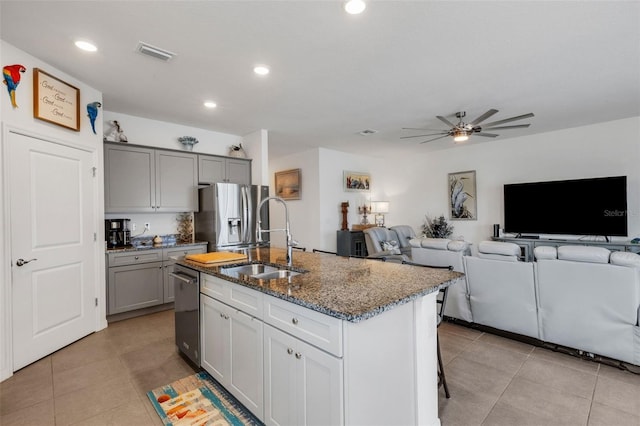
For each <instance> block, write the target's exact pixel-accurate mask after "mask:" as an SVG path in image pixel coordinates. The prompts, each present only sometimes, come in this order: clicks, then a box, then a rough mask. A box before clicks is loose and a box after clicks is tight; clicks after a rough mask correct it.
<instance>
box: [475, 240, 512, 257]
mask: <svg viewBox="0 0 640 426" xmlns="http://www.w3.org/2000/svg"><path fill="white" fill-rule="evenodd" d="M478 252H479V253H484V254H498V255H502V256H516V257H517V256H519V255H520V247H519V246H518V245H517V244H514V243H503V242H500V241H482V242H481V243H480V244H479V245H478Z"/></svg>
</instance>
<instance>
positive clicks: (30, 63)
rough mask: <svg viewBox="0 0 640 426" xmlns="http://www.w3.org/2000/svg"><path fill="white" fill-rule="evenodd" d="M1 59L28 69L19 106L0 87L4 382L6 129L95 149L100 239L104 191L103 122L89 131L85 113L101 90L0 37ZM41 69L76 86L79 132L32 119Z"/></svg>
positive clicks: (101, 290) (0, 357) (99, 323)
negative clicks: (35, 74) (35, 83)
mask: <svg viewBox="0 0 640 426" xmlns="http://www.w3.org/2000/svg"><path fill="white" fill-rule="evenodd" d="M0 63H2V65H3V66H4V65H10V64H21V65H24V66H25V67H26V68H27V71H26V72H25V73H24V74H22V78H21V82H20V84H19V86H18V89H17V90H16V101H17V104H18V108H17V109H14V108H13V107H12V106H11V102H10V99H9V95H8V93H7V90H6V86H4V85H2V91H1V93H0V119H1V121H2V141H1V148H2V161H0V188H2V196H0V224H1V225H0V241H1V242H2V243H1V244H0V259H2V261H1V262H0V277H1V280H2V281H1V282H0V295H1V296H0V307H1V308H0V310H1V314H0V380H4V379H5V378H7V377H8V376H10V375H11V374H12V371H13V368H12V348H11V269H10V267H9V265H10V264H11V258H12V255H17V254H12V253H11V245H10V227H11V221H10V217H9V205H8V203H9V194H8V182H7V179H8V178H9V176H8V175H7V164H6V159H7V157H6V146H5V144H6V143H7V132H8V131H9V129H15V130H21V131H24V132H25V133H26V134H29V135H33V136H36V137H38V136H41V137H43V138H44V139H47V140H55V141H60V142H61V143H65V144H69V145H74V146H80V147H83V148H88V149H89V150H91V151H93V153H94V155H93V161H94V164H96V166H97V169H98V170H97V176H96V188H95V194H96V198H97V202H96V211H95V212H94V216H93V218H88V219H90V220H93V221H94V224H95V227H96V231H97V233H98V235H99V241H101V240H102V237H103V235H104V222H103V221H102V217H103V214H104V202H103V200H104V195H103V179H104V178H103V173H102V167H100V165H101V164H102V163H103V159H102V158H103V152H102V121H101V117H102V115H103V111H100V113H99V116H98V120H96V132H97V135H94V134H93V132H92V131H91V126H90V124H89V119H88V118H87V116H86V105H87V104H88V103H90V102H94V101H98V102H102V93H100V92H99V91H97V90H95V89H94V88H92V87H89V86H87V85H86V84H84V83H83V82H82V81H80V80H78V79H77V78H75V77H74V76H71V75H68V74H66V73H63V72H61V71H60V70H58V69H56V68H54V67H52V66H50V65H49V64H47V63H44V62H42V61H40V60H38V59H37V58H34V57H33V56H31V55H28V54H27V53H26V52H23V51H21V50H19V49H17V48H15V47H14V46H12V45H10V44H8V43H6V42H4V41H1V40H0ZM34 68H40V69H42V70H43V71H45V72H47V73H50V74H52V75H54V76H55V77H57V78H59V79H62V80H64V81H65V82H67V83H69V84H71V85H73V86H75V87H77V88H78V89H80V123H81V124H80V131H79V132H75V131H73V130H68V129H65V128H63V127H60V126H57V125H55V124H49V123H46V122H44V121H42V120H38V119H35V118H34V117H33V69H34ZM94 255H95V261H96V276H95V285H96V294H98V295H104V294H105V274H104V244H100V243H98V244H96V250H95V253H94ZM99 299H100V306H99V310H98V312H97V313H96V330H99V329H101V328H104V327H106V324H107V323H106V319H105V318H106V310H105V304H104V299H105V298H104V297H100V298H99Z"/></svg>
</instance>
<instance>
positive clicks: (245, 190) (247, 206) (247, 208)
mask: <svg viewBox="0 0 640 426" xmlns="http://www.w3.org/2000/svg"><path fill="white" fill-rule="evenodd" d="M252 211H253V206H252V200H251V193H250V192H249V187H247V186H243V187H242V222H243V223H242V224H243V228H242V229H243V231H242V233H243V235H242V240H243V242H244V243H250V242H251V235H249V233H250V232H251V223H252V222H253V215H252V214H251V212H252Z"/></svg>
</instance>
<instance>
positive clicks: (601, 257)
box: [558, 246, 611, 263]
mask: <svg viewBox="0 0 640 426" xmlns="http://www.w3.org/2000/svg"><path fill="white" fill-rule="evenodd" d="M610 254H611V252H610V251H609V250H607V249H606V248H604V247H587V246H560V247H558V259H560V260H572V261H574V262H590V263H609V255H610Z"/></svg>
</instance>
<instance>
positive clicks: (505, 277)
mask: <svg viewBox="0 0 640 426" xmlns="http://www.w3.org/2000/svg"><path fill="white" fill-rule="evenodd" d="M518 254H519V248H518V246H517V245H515V244H512V243H502V242H495V241H484V242H482V243H480V244H479V246H478V256H476V257H472V256H465V258H464V264H465V273H466V278H467V284H468V288H469V296H470V305H471V312H472V315H473V322H474V323H477V324H482V325H487V326H490V327H493V328H497V329H500V330H506V331H510V332H514V333H518V334H522V335H525V336H530V337H534V338H537V339H539V340H541V341H543V342H548V343H553V344H557V345H561V346H566V347H569V348H573V349H577V350H579V351H584V352H586V353H590V354H597V355H602V356H606V357H609V358H613V359H616V360H620V361H624V362H627V363H630V364H634V365H640V324H639V321H640V255H638V254H634V253H627V252H610V251H609V250H607V249H604V248H601V247H587V246H561V247H558V248H557V249H556V248H555V247H536V249H535V251H534V254H535V258H536V261H535V262H520V261H518Z"/></svg>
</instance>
